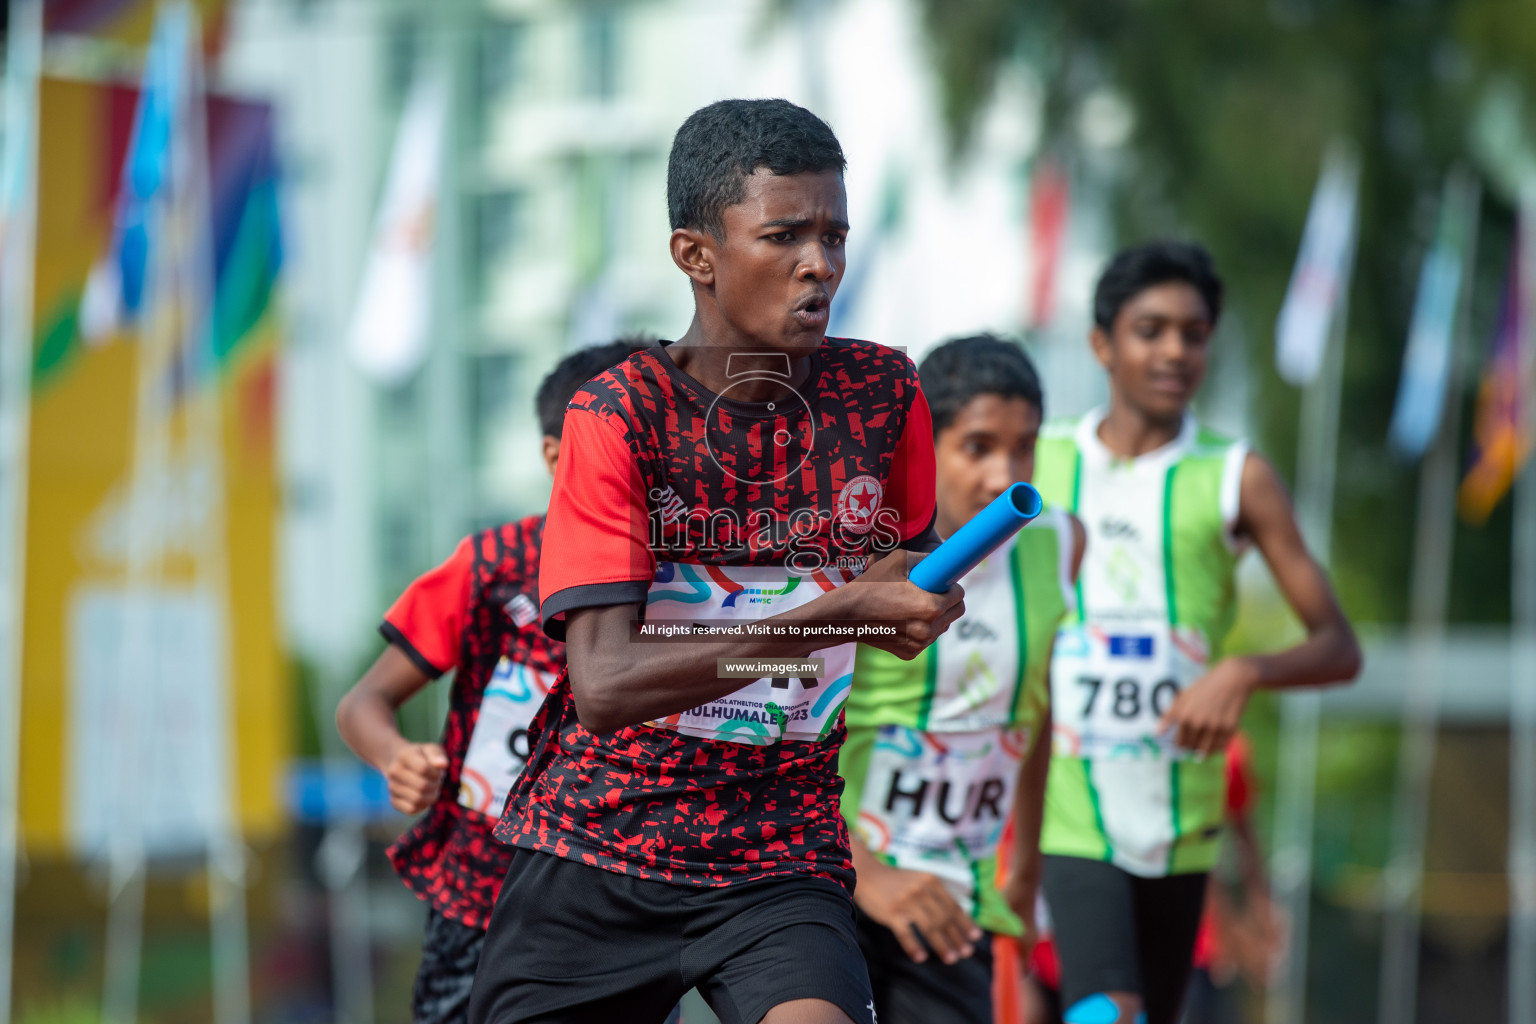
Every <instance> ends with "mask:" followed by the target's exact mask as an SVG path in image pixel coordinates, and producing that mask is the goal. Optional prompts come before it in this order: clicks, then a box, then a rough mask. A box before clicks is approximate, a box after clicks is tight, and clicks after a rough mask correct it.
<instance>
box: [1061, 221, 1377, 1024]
mask: <svg viewBox="0 0 1536 1024" xmlns="http://www.w3.org/2000/svg"><path fill="white" fill-rule="evenodd" d="M1221 298H1222V285H1221V280H1220V279H1219V278H1218V277H1217V276H1216V273H1215V271H1214V269H1213V268H1212V265H1211V259H1210V256H1209V254H1207V253H1206V251H1205V250H1204V249H1202V248H1200V247H1199V246H1197V245H1190V244H1184V243H1169V242H1154V243H1151V244H1147V245H1143V246H1139V247H1136V248H1132V249H1127V250H1125V251H1123V252H1121V253H1119V254H1118V255H1117V256H1115V257H1114V259H1113V260H1112V261H1111V262H1110V264H1109V266H1108V268H1107V269H1106V270H1105V271H1104V274H1103V276H1102V277H1101V278H1100V280H1099V283H1098V287H1097V290H1096V292H1095V295H1094V311H1093V312H1094V328H1093V332H1092V335H1091V341H1092V345H1093V352H1094V355H1095V356H1096V357H1097V358H1098V360H1099V363H1100V364H1101V365H1102V366H1103V367H1104V369H1105V371H1106V372H1108V374H1109V389H1110V401H1109V405H1108V407H1107V408H1102V409H1097V410H1095V411H1093V412H1091V413H1089V414H1088V415H1086V416H1084V417H1083V418H1082V419H1080V420H1077V421H1075V422H1070V423H1062V424H1051V425H1048V426H1047V427H1046V428H1045V430H1044V431H1042V434H1041V439H1040V446H1039V454H1038V457H1037V465H1036V472H1035V484H1036V486H1037V487H1038V488H1039V489H1040V493H1041V494H1042V495H1043V496H1044V497H1045V500H1046V501H1048V502H1054V503H1056V504H1059V505H1062V506H1064V507H1066V508H1069V509H1071V510H1072V511H1073V512H1074V513H1075V514H1076V515H1077V516H1079V517H1080V518H1081V519H1082V521H1083V523H1084V525H1085V526H1086V527H1087V530H1088V554H1087V557H1086V558H1085V559H1084V561H1083V567H1082V573H1081V576H1080V577H1079V579H1078V581H1077V595H1076V596H1077V600H1076V602H1075V609H1074V611H1073V612H1072V614H1071V615H1070V616H1069V622H1068V625H1067V627H1066V628H1064V629H1063V630H1062V632H1061V634H1060V635H1059V636H1058V637H1057V640H1056V648H1055V654H1054V659H1053V663H1052V667H1051V681H1052V698H1053V700H1052V704H1053V709H1054V729H1053V751H1052V756H1051V766H1050V782H1049V785H1048V787H1047V796H1046V812H1045V827H1044V832H1043V835H1042V838H1041V848H1042V850H1043V851H1044V853H1045V855H1046V856H1045V872H1044V891H1045V897H1046V903H1047V904H1048V905H1049V907H1050V911H1051V919H1052V922H1053V925H1054V927H1055V937H1056V945H1057V950H1058V953H1059V955H1060V958H1061V969H1062V1005H1064V1006H1066V1007H1067V1010H1066V1014H1065V1020H1066V1022H1067V1024H1116V1022H1123V1024H1131V1022H1133V1021H1137V1022H1139V1021H1143V1020H1144V1021H1146V1022H1147V1024H1171V1022H1172V1021H1174V1020H1175V1018H1176V1015H1177V1013H1178V1008H1179V1003H1180V1000H1181V999H1182V996H1183V992H1184V987H1185V983H1186V981H1187V979H1188V977H1189V967H1190V955H1191V950H1192V947H1193V944H1194V940H1195V934H1196V931H1197V929H1198V927H1199V924H1200V915H1201V909H1202V904H1203V901H1204V897H1205V890H1206V874H1207V872H1208V871H1209V870H1210V869H1211V867H1212V865H1213V864H1214V863H1215V860H1216V853H1217V842H1218V839H1219V837H1220V833H1221V822H1222V808H1223V789H1224V787H1225V764H1224V760H1225V758H1224V755H1223V751H1224V750H1225V749H1226V746H1227V741H1228V740H1229V739H1230V738H1231V736H1232V734H1233V732H1234V731H1235V730H1236V729H1237V726H1238V723H1239V721H1240V720H1241V718H1242V715H1243V709H1244V708H1245V707H1246V706H1247V704H1248V699H1249V697H1251V696H1252V695H1253V693H1254V691H1256V690H1259V689H1261V688H1262V689H1280V688H1290V687H1296V686H1317V685H1321V684H1324V683H1333V682H1339V681H1341V680H1347V679H1351V678H1353V677H1354V676H1355V675H1356V674H1357V673H1358V672H1359V670H1360V649H1359V646H1358V645H1357V644H1356V641H1355V636H1354V632H1353V631H1352V630H1351V628H1350V625H1349V622H1348V620H1346V619H1345V617H1344V613H1343V612H1342V611H1341V610H1340V608H1339V604H1338V601H1337V600H1336V598H1335V597H1334V593H1333V589H1332V587H1331V586H1330V585H1329V582H1328V577H1327V575H1326V573H1325V572H1324V571H1323V569H1322V567H1321V566H1319V565H1318V564H1317V562H1316V560H1315V559H1314V558H1313V557H1312V555H1311V553H1310V552H1308V550H1307V547H1306V544H1305V542H1304V541H1303V540H1302V537H1301V532H1300V530H1299V529H1298V528H1297V525H1296V518H1295V515H1294V512H1293V510H1292V507H1291V501H1290V497H1289V495H1288V494H1287V492H1286V489H1285V486H1284V485H1283V484H1282V483H1281V481H1280V477H1279V475H1278V474H1277V473H1276V472H1275V469H1274V467H1273V466H1272V465H1271V464H1270V463H1269V462H1268V461H1267V460H1266V459H1264V458H1263V457H1262V456H1260V455H1258V454H1257V453H1255V452H1252V451H1250V450H1249V449H1248V446H1247V445H1246V444H1245V443H1243V442H1242V441H1235V440H1232V439H1230V438H1227V437H1223V436H1221V435H1220V434H1217V433H1215V432H1214V431H1211V430H1208V429H1206V428H1204V427H1202V426H1200V425H1199V424H1198V423H1197V422H1196V421H1195V419H1194V417H1193V416H1191V415H1190V413H1189V405H1190V402H1191V401H1192V400H1193V399H1194V396H1195V392H1196V390H1198V388H1199V386H1200V382H1201V380H1202V378H1203V377H1204V376H1205V369H1206V358H1207V346H1208V340H1209V338H1210V335H1211V332H1212V331H1213V330H1214V329H1215V326H1216V321H1217V317H1218V316H1219V315H1220V313H1221ZM1250 544H1251V545H1254V546H1256V547H1257V548H1258V549H1259V553H1260V554H1261V555H1263V557H1264V561H1265V562H1266V563H1267V564H1268V566H1269V569H1270V571H1271V573H1272V574H1273V575H1274V578H1275V582H1276V583H1277V584H1278V585H1279V588H1280V591H1281V593H1282V594H1283V595H1284V597H1285V599H1286V601H1287V603H1288V604H1289V605H1290V607H1291V609H1292V610H1293V611H1294V612H1295V613H1296V616H1297V617H1298V618H1299V619H1300V620H1301V623H1302V625H1303V626H1304V627H1305V628H1306V633H1307V636H1306V639H1305V640H1303V641H1302V642H1301V643H1299V644H1297V645H1296V646H1294V647H1292V648H1290V649H1288V650H1285V651H1281V652H1279V653H1276V654H1269V655H1262V656H1246V657H1223V656H1222V651H1221V644H1222V641H1223V640H1224V639H1225V637H1226V634H1227V632H1228V630H1229V628H1230V627H1231V625H1232V620H1233V617H1234V614H1235V611H1236V604H1235V599H1236V587H1235V570H1236V567H1237V561H1238V557H1239V556H1240V555H1241V554H1242V552H1243V550H1244V549H1245V548H1246V547H1247V546H1248V545H1250Z"/></svg>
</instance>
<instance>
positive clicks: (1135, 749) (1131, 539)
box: [1035, 410, 1248, 877]
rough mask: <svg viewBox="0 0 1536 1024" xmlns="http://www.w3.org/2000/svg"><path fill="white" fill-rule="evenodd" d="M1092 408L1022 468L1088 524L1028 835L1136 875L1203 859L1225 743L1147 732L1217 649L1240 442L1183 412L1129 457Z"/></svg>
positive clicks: (1213, 827)
mask: <svg viewBox="0 0 1536 1024" xmlns="http://www.w3.org/2000/svg"><path fill="white" fill-rule="evenodd" d="M1103 418H1104V411H1103V410H1097V411H1095V412H1092V413H1089V414H1088V415H1087V416H1085V417H1083V418H1082V419H1081V420H1078V421H1076V422H1072V423H1066V424H1060V425H1057V424H1052V425H1050V426H1048V427H1047V428H1046V429H1045V430H1044V431H1043V432H1042V434H1041V438H1040V444H1039V447H1038V449H1037V452H1036V462H1035V481H1036V486H1037V487H1038V488H1039V489H1040V493H1041V494H1042V495H1043V496H1044V497H1045V500H1047V501H1052V502H1056V503H1058V504H1061V505H1064V506H1066V507H1068V508H1070V509H1072V510H1073V511H1074V512H1075V513H1077V515H1078V517H1079V518H1080V519H1082V521H1083V525H1084V526H1085V527H1086V529H1087V531H1088V550H1087V552H1086V554H1085V555H1084V558H1083V564H1082V568H1081V570H1080V571H1079V573H1078V582H1077V600H1076V602H1075V609H1074V612H1073V614H1072V616H1071V618H1070V619H1069V621H1068V623H1067V625H1066V626H1065V627H1064V628H1063V629H1062V631H1061V633H1060V635H1059V636H1058V637H1057V638H1056V652H1055V658H1054V661H1053V663H1052V667H1051V677H1052V683H1051V685H1052V705H1053V708H1052V710H1053V715H1054V720H1055V723H1054V730H1053V731H1054V736H1053V745H1052V757H1051V774H1050V782H1049V785H1048V787H1047V795H1046V813H1045V828H1044V832H1043V834H1042V836H1041V848H1042V849H1043V850H1044V851H1045V852H1046V853H1050V854H1059V855H1064V856H1073V857H1090V858H1093V859H1096V860H1106V861H1110V862H1111V863H1113V864H1116V865H1118V866H1119V867H1121V868H1123V869H1125V870H1126V871H1128V872H1131V873H1132V874H1136V875H1141V876H1143V877H1157V876H1162V875H1173V874H1186V873H1190V872H1196V871H1208V870H1210V869H1211V867H1212V866H1213V865H1214V864H1215V862H1216V854H1217V842H1218V840H1219V838H1220V833H1221V824H1222V809H1223V797H1224V788H1225V785H1226V775H1225V764H1224V755H1219V756H1214V757H1208V758H1203V759H1202V758H1198V757H1197V756H1196V755H1194V754H1193V753H1192V752H1190V751H1187V750H1184V749H1183V748H1179V747H1175V746H1174V745H1173V743H1172V739H1171V737H1160V736H1158V735H1157V734H1156V729H1157V722H1158V719H1159V718H1160V717H1161V716H1162V713H1163V712H1164V711H1166V710H1167V709H1168V706H1169V705H1170V704H1171V703H1172V701H1173V699H1174V697H1175V696H1177V695H1178V693H1179V691H1180V690H1182V689H1183V688H1184V687H1186V686H1188V685H1189V684H1190V683H1192V682H1194V681H1195V680H1196V679H1198V678H1200V676H1201V675H1202V674H1203V673H1204V672H1205V671H1206V668H1207V667H1208V666H1209V665H1210V664H1212V663H1213V662H1214V661H1215V659H1216V658H1217V657H1219V655H1220V650H1221V644H1222V641H1223V640H1224V639H1225V638H1226V635H1227V632H1228V631H1229V630H1230V629H1231V627H1232V620H1233V617H1234V615H1235V612H1236V600H1235V589H1236V586H1235V570H1236V567H1237V560H1238V557H1239V556H1240V555H1241V553H1242V552H1241V549H1240V547H1239V545H1238V544H1237V542H1236V541H1235V540H1234V537H1233V532H1232V531H1233V527H1234V525H1235V524H1236V521H1237V513H1238V497H1239V491H1240V488H1241V483H1242V469H1243V460H1244V459H1245V458H1246V457H1247V453H1248V446H1247V445H1246V444H1245V443H1244V442H1242V441H1234V440H1232V439H1230V438H1226V437H1222V436H1221V435H1219V434H1216V433H1214V432H1212V431H1210V430H1207V429H1205V428H1203V427H1201V426H1199V425H1198V424H1197V423H1196V422H1195V420H1194V418H1193V417H1186V418H1185V420H1184V427H1183V429H1182V431H1181V432H1180V433H1179V436H1178V437H1177V438H1175V439H1174V440H1173V441H1172V442H1170V443H1169V444H1167V445H1165V446H1163V447H1162V448H1159V449H1158V450H1156V451H1153V452H1148V453H1147V454H1145V455H1142V456H1140V457H1138V458H1135V459H1124V458H1120V457H1118V456H1115V455H1112V454H1111V453H1110V451H1109V450H1108V449H1107V448H1105V447H1104V444H1103V442H1101V441H1100V440H1099V437H1098V427H1099V424H1100V423H1101V422H1102V421H1103Z"/></svg>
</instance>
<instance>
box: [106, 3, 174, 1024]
mask: <svg viewBox="0 0 1536 1024" xmlns="http://www.w3.org/2000/svg"><path fill="white" fill-rule="evenodd" d="M189 28H190V26H189V24H188V21H187V11H186V9H185V8H184V7H178V6H165V7H161V8H159V9H158V10H157V11H156V14H155V24H154V30H153V33H152V36H151V39H150V44H149V49H148V50H147V52H146V55H145V64H144V67H145V73H144V76H143V80H142V81H141V83H140V90H141V91H140V99H139V103H138V109H137V111H136V114H135V125H134V132H133V135H132V136H131V137H130V141H129V154H128V157H127V159H128V160H130V161H131V160H133V159H134V156H135V147H136V146H137V145H139V144H140V140H139V133H140V131H142V130H144V127H143V126H144V125H145V124H146V123H147V122H149V120H150V118H151V117H152V116H155V115H153V114H152V112H151V109H150V107H149V105H148V104H146V103H145V102H144V99H145V93H146V92H147V91H148V90H150V89H154V90H157V91H159V93H160V94H161V96H162V97H163V99H164V100H165V101H167V102H179V103H184V102H185V98H184V96H183V94H184V92H185V90H186V87H187V82H186V80H185V77H184V64H185V61H184V59H182V57H183V54H184V47H187V46H190V45H192V44H191V43H190V42H189V41H188V39H187V33H188V31H189ZM171 117H172V123H171V125H170V129H169V130H170V132H171V139H170V143H171V146H172V149H171V150H170V151H168V152H166V153H165V154H163V155H161V156H160V157H157V159H162V160H167V161H169V160H173V159H174V157H175V152H174V147H175V145H176V141H177V140H176V138H175V136H176V135H178V134H181V133H182V125H181V124H180V123H178V122H179V119H178V118H177V117H176V116H175V115H174V114H172V115H171ZM150 144H154V143H153V142H151V143H150ZM174 174H175V167H174V164H171V165H169V166H168V167H167V168H166V170H165V172H164V175H163V177H162V180H161V181H160V182H159V183H158V184H157V185H156V186H155V187H154V188H153V190H152V191H151V192H150V194H149V195H148V196H146V197H143V200H142V201H144V202H145V203H146V204H147V207H148V208H147V209H146V210H145V211H143V217H144V220H145V223H146V225H147V233H148V235H149V239H150V241H149V252H148V260H147V263H146V265H145V268H144V284H143V293H142V300H141V308H140V310H139V316H138V326H137V343H136V345H135V349H136V351H135V353H134V361H135V364H136V375H137V394H136V398H135V403H134V421H133V434H132V449H131V453H130V457H129V465H128V473H127V480H126V483H127V487H126V488H125V489H124V490H125V493H126V495H127V521H128V530H127V532H128V537H127V543H128V550H127V555H126V561H127V567H126V568H127V572H126V577H127V578H126V581H125V584H126V586H125V601H124V609H123V618H122V630H123V632H122V636H121V639H120V646H121V655H120V661H119V665H120V668H119V675H118V679H117V687H116V692H115V693H114V694H113V698H114V703H115V704H116V714H117V716H118V720H117V723H116V724H117V728H116V730H115V733H114V735H115V741H114V747H115V749H114V750H113V752H112V756H111V759H110V760H109V761H108V764H110V765H111V766H112V778H111V779H110V780H104V781H105V783H106V784H108V785H111V786H112V787H113V791H114V794H115V796H114V799H113V801H112V806H113V810H114V817H115V819H116V820H115V821H114V822H113V823H112V826H111V828H110V830H109V832H108V836H107V868H108V885H109V903H108V907H107V937H106V951H105V956H104V959H105V963H104V972H105V977H104V979H103V983H102V1013H101V1015H102V1020H103V1022H104V1024H133V1022H134V1021H135V1020H137V1019H138V1004H139V970H140V960H141V954H142V952H143V937H144V897H145V886H146V877H145V876H146V873H147V869H148V865H147V862H146V858H145V849H144V847H145V835H144V831H145V814H144V785H143V777H144V759H145V754H146V752H147V750H148V748H149V740H148V733H149V724H150V722H149V711H150V706H151V705H152V704H153V703H154V702H155V694H156V691H157V690H158V689H159V687H160V680H161V679H162V678H163V675H164V671H165V668H166V664H165V661H166V659H165V654H166V639H167V638H166V637H165V636H163V629H162V621H161V615H160V614H159V613H158V602H159V599H160V595H161V592H162V588H161V584H162V580H163V575H164V571H165V550H166V539H167V538H166V532H167V519H168V517H167V515H166V509H167V504H166V499H167V497H168V495H167V493H166V492H167V491H168V489H169V488H168V484H169V481H170V462H171V460H170V456H171V442H172V437H171V422H170V419H171V417H170V404H171V400H172V396H171V394H170V391H169V382H170V380H171V374H170V370H171V366H172V359H173V358H174V353H175V348H176V340H177V330H178V328H179V324H178V323H177V318H178V314H179V309H178V303H177V301H176V298H175V296H173V295H172V294H170V293H169V291H168V286H174V284H175V282H176V272H177V266H176V259H177V258H178V244H177V243H178V241H179V239H177V238H176V237H174V236H175V234H176V232H175V227H176V225H175V224H174V223H173V219H172V217H171V216H170V210H169V209H168V193H169V192H170V191H171V190H173V189H174V187H175V186H174V183H173V182H172V181H170V180H169V177H170V176H173V175H174ZM127 178H128V176H127V175H126V174H124V175H122V179H121V180H122V184H121V185H120V187H121V188H125V189H126V188H128V187H130V184H129V181H128V180H127ZM113 244H114V245H115V244H116V243H115V242H114V243H113ZM108 258H109V259H112V258H116V254H115V253H113V254H109V257H108Z"/></svg>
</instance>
